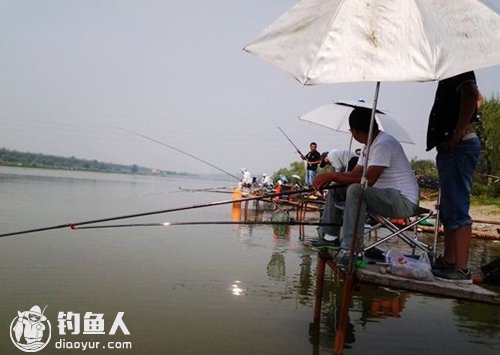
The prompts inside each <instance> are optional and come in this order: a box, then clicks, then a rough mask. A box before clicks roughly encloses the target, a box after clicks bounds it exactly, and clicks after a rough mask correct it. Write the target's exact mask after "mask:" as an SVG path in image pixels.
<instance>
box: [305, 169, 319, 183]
mask: <svg viewBox="0 0 500 355" xmlns="http://www.w3.org/2000/svg"><path fill="white" fill-rule="evenodd" d="M316 173H317V171H316V170H307V171H306V184H307V185H308V186H311V185H312V182H313V180H314V178H315V177H316Z"/></svg>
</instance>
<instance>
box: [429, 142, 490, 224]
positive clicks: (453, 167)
mask: <svg viewBox="0 0 500 355" xmlns="http://www.w3.org/2000/svg"><path fill="white" fill-rule="evenodd" d="M480 153H481V142H480V141H479V138H472V139H467V140H464V141H461V142H460V143H458V144H457V145H456V146H455V149H454V150H453V152H451V153H443V152H438V154H437V156H436V165H437V169H438V173H439V187H440V189H441V202H440V212H441V215H440V217H441V221H442V222H443V225H444V226H445V228H447V229H450V230H457V229H458V228H460V227H462V226H464V225H467V224H471V223H472V219H471V217H470V216H469V206H470V200H469V197H470V192H471V190H472V178H473V177H474V170H475V168H476V165H477V162H478V161H479V155H480Z"/></svg>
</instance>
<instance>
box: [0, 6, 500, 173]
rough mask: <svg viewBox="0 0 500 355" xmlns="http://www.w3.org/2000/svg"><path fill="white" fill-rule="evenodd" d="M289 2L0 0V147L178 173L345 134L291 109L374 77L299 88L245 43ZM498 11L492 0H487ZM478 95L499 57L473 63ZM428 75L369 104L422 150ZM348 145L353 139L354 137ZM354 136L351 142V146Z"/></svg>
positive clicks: (231, 164) (328, 144) (282, 161)
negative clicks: (477, 66)
mask: <svg viewBox="0 0 500 355" xmlns="http://www.w3.org/2000/svg"><path fill="white" fill-rule="evenodd" d="M296 2H297V1H296V0H274V1H269V0H251V1H250V0H239V1H234V0H211V1H205V0H192V1H161V0H105V1H104V0H85V1H84V0H79V1H76V0H59V1H55V0H23V1H19V0H0V147H4V148H8V149H15V150H18V151H25V152H34V153H43V154H54V155H61V156H75V157H78V158H83V159H97V160H99V161H103V162H112V163H120V164H128V165H131V164H137V165H140V166H145V167H152V168H159V169H163V170H172V171H179V172H189V173H217V172H218V171H217V170H216V169H214V168H213V167H211V166H209V165H207V164H204V163H202V162H200V161H199V160H196V159H193V158H191V157H188V156H186V155H184V154H181V153H179V152H178V151H175V150H173V149H169V148H167V147H165V146H163V145H160V144H157V143H154V142H152V141H151V140H147V139H144V138H141V137H138V136H136V135H133V134H131V133H129V132H126V131H125V130H128V131H132V132H136V133H139V134H142V135H145V136H147V137H150V138H152V139H155V140H158V141H160V142H163V143H165V144H168V145H171V146H173V147H176V148H177V149H179V150H182V151H185V152H187V153H189V154H191V155H194V156H196V157H198V158H200V159H202V160H205V161H207V162H209V163H211V164H212V165H215V166H217V167H219V168H221V169H223V170H226V171H228V172H231V173H233V174H236V175H239V174H240V173H239V172H240V170H241V168H242V167H245V168H247V169H248V170H249V171H251V172H252V173H253V174H254V175H260V174H261V173H267V174H270V173H272V172H274V171H276V170H278V169H280V168H283V167H288V166H289V165H290V163H291V162H293V161H296V160H299V157H298V154H297V153H296V151H295V149H294V148H293V146H292V145H291V144H290V143H289V142H288V141H287V140H286V138H285V137H284V136H283V134H282V133H281V132H280V131H279V130H278V129H277V127H278V126H279V127H281V128H282V129H283V131H284V132H286V134H287V135H288V136H289V137H290V138H291V140H292V141H293V142H294V143H295V144H296V145H297V146H298V147H299V148H300V149H301V151H302V152H304V153H305V152H307V151H308V146H309V143H310V142H311V141H315V142H317V143H318V150H319V151H320V152H322V151H327V150H330V149H333V148H336V149H346V148H348V144H349V135H348V134H345V133H339V132H335V131H332V130H329V129H327V128H323V127H319V126H316V125H314V124H311V123H308V122H304V121H301V120H299V119H298V117H299V116H300V115H303V114H305V113H307V112H309V111H311V110H313V109H315V108H316V107H318V106H321V105H324V104H327V103H330V102H332V101H333V100H342V99H350V100H352V99H358V98H365V99H366V100H367V101H368V102H371V101H372V100H373V94H374V89H375V83H350V84H332V85H322V86H303V85H301V84H299V83H298V82H297V81H296V80H295V79H294V78H292V77H291V76H289V75H288V74H286V73H285V72H282V71H281V70H279V69H278V68H276V67H273V66H272V65H270V64H268V63H265V62H264V61H262V60H261V59H259V58H257V57H255V56H252V55H250V54H248V53H246V52H244V51H243V50H242V48H243V47H244V46H245V45H246V44H247V43H249V42H250V41H251V40H252V39H254V38H255V37H256V36H257V35H258V34H259V33H260V32H261V31H262V29H263V28H264V27H265V26H267V25H268V24H270V23H271V22H272V21H274V20H275V19H276V18H277V17H278V16H279V15H281V14H282V13H283V12H285V11H286V10H288V9H289V8H290V7H292V6H293V5H294V4H296ZM489 2H490V3H491V4H492V5H493V7H495V8H496V9H497V11H498V9H500V0H495V1H493V0H492V1H489ZM476 75H477V80H478V85H479V88H480V90H481V92H482V93H483V95H484V96H486V97H487V98H489V97H492V96H493V95H495V96H497V97H498V95H499V93H500V67H499V66H496V67H493V68H489V69H482V70H478V71H476ZM436 85H437V84H436V83H435V82H429V83H407V82H406V83H382V85H381V89H380V97H379V106H380V107H383V108H385V109H386V110H387V112H388V113H389V114H390V115H391V117H393V118H394V119H396V120H398V122H400V123H401V125H402V126H403V127H405V129H406V130H407V132H408V133H409V134H410V136H411V137H412V138H413V140H414V141H415V142H416V144H415V145H409V144H403V147H404V149H405V152H406V154H407V156H408V158H410V159H411V158H418V159H434V156H435V152H434V151H431V152H426V151H425V134H426V128H427V119H428V114H429V111H430V108H431V106H432V102H433V98H434V92H435V88H436ZM355 146H356V145H355ZM357 146H359V144H358V145H357Z"/></svg>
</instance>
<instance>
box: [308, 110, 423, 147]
mask: <svg viewBox="0 0 500 355" xmlns="http://www.w3.org/2000/svg"><path fill="white" fill-rule="evenodd" d="M355 107H366V108H372V106H371V105H368V104H366V103H365V102H364V101H337V102H335V103H332V104H327V105H323V106H320V107H318V108H316V109H314V110H312V111H311V112H308V113H306V114H305V115H302V116H299V120H303V121H307V122H311V123H314V124H317V125H320V126H323V127H327V128H330V129H333V130H334V131H338V132H345V133H349V115H350V113H351V112H352V110H353V109H354V108H355ZM375 120H376V121H377V123H378V126H379V128H380V129H381V130H383V131H385V132H387V133H389V134H390V135H392V136H393V137H394V138H396V139H397V140H398V141H400V142H402V143H409V144H415V142H414V141H413V139H411V137H410V135H409V134H408V133H407V132H406V131H405V130H404V129H403V128H402V127H401V126H400V125H399V123H398V122H397V121H395V120H394V119H392V118H391V117H389V116H388V115H387V114H386V113H385V112H383V111H381V110H380V109H377V112H376V113H375Z"/></svg>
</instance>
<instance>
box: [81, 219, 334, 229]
mask: <svg viewBox="0 0 500 355" xmlns="http://www.w3.org/2000/svg"><path fill="white" fill-rule="evenodd" d="M200 225H250V226H259V225H263V226H267V225H272V226H336V227H338V226H340V224H338V223H323V222H298V221H293V220H292V221H288V222H273V221H260V222H257V221H196V222H164V223H129V224H104V225H97V226H83V227H75V228H73V229H74V230H81V229H106V228H131V227H169V226H200Z"/></svg>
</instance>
